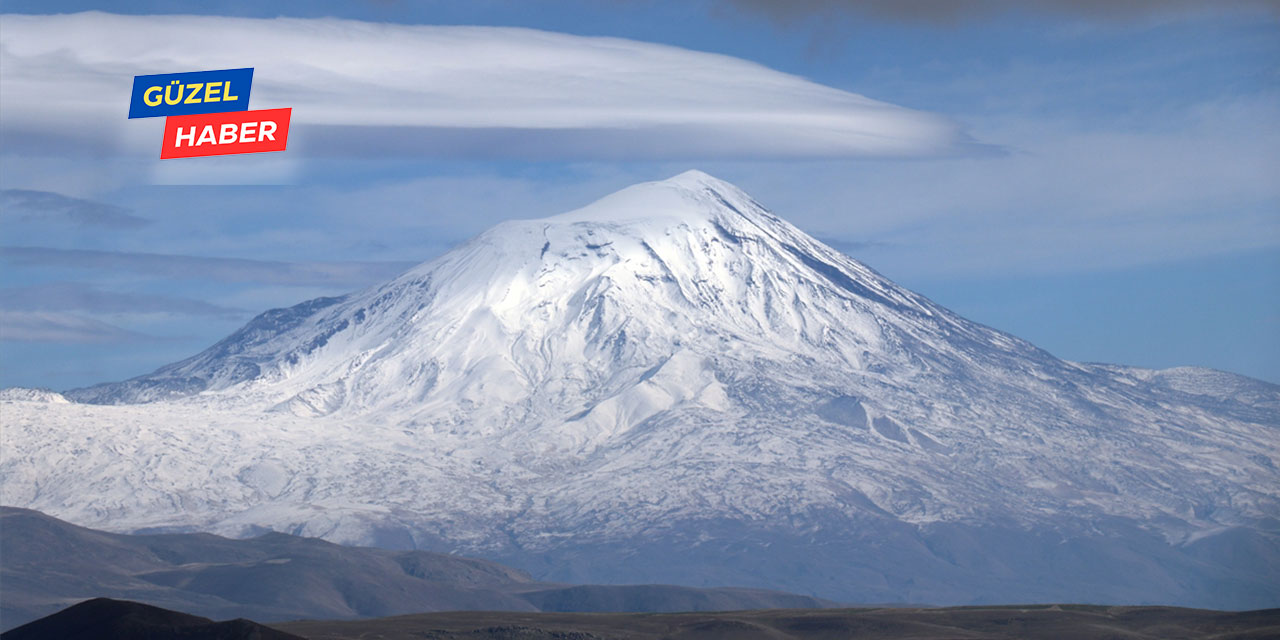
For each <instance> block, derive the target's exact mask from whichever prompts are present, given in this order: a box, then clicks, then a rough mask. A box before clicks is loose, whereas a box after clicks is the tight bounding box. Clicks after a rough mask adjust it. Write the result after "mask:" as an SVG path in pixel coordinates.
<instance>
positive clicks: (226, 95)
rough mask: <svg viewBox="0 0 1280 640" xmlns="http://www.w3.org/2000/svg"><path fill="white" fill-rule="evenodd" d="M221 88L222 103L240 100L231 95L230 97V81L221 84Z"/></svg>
mask: <svg viewBox="0 0 1280 640" xmlns="http://www.w3.org/2000/svg"><path fill="white" fill-rule="evenodd" d="M222 86H223V89H222V100H223V101H224V102H235V101H236V100H239V99H240V98H239V96H233V95H231V81H230V80H227V81H226V82H223V83H222Z"/></svg>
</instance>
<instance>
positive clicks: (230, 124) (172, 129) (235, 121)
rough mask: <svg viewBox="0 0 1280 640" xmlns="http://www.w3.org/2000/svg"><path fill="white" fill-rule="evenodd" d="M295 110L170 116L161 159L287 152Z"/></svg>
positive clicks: (165, 127)
mask: <svg viewBox="0 0 1280 640" xmlns="http://www.w3.org/2000/svg"><path fill="white" fill-rule="evenodd" d="M292 111H293V109H260V110H258V111H227V112H223V113H201V114H193V115H189V116H168V117H166V118H165V121H164V140H163V142H161V147H160V159H161V160H167V159H169V158H194V157H197V156H225V155H230V154H233V153H262V152H264V151H284V150H285V145H286V143H287V142H288V141H289V116H290V115H292Z"/></svg>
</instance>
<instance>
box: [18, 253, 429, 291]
mask: <svg viewBox="0 0 1280 640" xmlns="http://www.w3.org/2000/svg"><path fill="white" fill-rule="evenodd" d="M0 261H4V262H7V263H9V264H12V265H18V266H25V267H56V268H72V269H95V270H117V271H128V272H134V273H143V274H150V275H163V276H164V277H165V278H169V279H175V280H208V281H218V282H245V283H253V284H265V285H288V286H347V287H359V286H365V285H369V284H372V283H375V282H381V281H383V280H386V279H389V278H392V277H394V276H396V275H398V274H400V273H402V272H403V271H405V270H406V269H408V268H409V267H411V266H413V264H414V263H412V262H280V261H274V260H245V259H241V258H210V257H201V256H183V255H168V254H160V253H133V252H124V251H93V250H87V249H54V248H50V247H0Z"/></svg>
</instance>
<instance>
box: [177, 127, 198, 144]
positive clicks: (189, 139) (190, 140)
mask: <svg viewBox="0 0 1280 640" xmlns="http://www.w3.org/2000/svg"><path fill="white" fill-rule="evenodd" d="M183 138H186V140H187V145H188V146H190V145H193V144H195V143H196V128H195V127H194V126H193V127H191V132H190V133H183V132H182V127H178V135H176V136H174V138H173V146H175V147H181V146H182V139H183Z"/></svg>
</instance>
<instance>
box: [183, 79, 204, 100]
mask: <svg viewBox="0 0 1280 640" xmlns="http://www.w3.org/2000/svg"><path fill="white" fill-rule="evenodd" d="M202 86H204V83H203V82H197V83H195V84H189V85H187V89H189V90H191V93H189V94H187V99H186V100H183V101H182V104H200V87H202Z"/></svg>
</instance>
